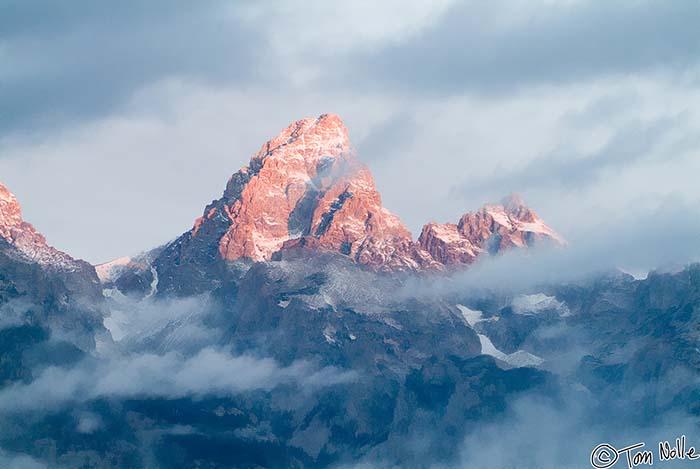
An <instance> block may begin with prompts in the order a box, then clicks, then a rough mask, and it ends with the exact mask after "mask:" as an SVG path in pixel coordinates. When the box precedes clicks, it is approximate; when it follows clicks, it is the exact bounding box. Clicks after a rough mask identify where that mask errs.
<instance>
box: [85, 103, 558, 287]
mask: <svg viewBox="0 0 700 469" xmlns="http://www.w3.org/2000/svg"><path fill="white" fill-rule="evenodd" d="M544 239H548V240H552V241H554V242H557V243H562V242H563V240H562V238H561V237H560V236H559V235H558V234H557V233H556V232H555V231H554V230H552V229H551V228H549V227H548V226H547V225H546V224H545V223H544V222H543V221H542V219H540V218H539V217H538V216H537V215H536V214H535V212H534V211H532V210H531V209H529V208H528V207H527V206H525V204H524V203H523V202H522V201H521V200H519V199H517V198H516V197H514V196H513V197H511V198H509V199H508V200H506V201H504V202H503V203H502V204H500V205H488V206H486V207H484V208H483V209H482V210H480V211H479V212H477V213H475V214H472V213H469V214H466V215H464V216H463V217H462V218H461V219H460V221H459V223H458V224H449V223H447V224H442V225H438V224H435V223H430V224H427V225H426V226H425V227H424V228H423V230H422V233H421V236H420V237H419V238H418V240H417V241H415V240H414V239H413V236H412V234H411V232H410V231H409V230H408V228H407V227H406V226H405V225H404V224H403V222H402V221H401V219H400V218H399V217H398V216H396V215H394V214H393V213H391V212H390V211H389V210H387V209H386V208H385V207H383V206H382V200H381V196H380V194H379V192H378V191H377V188H376V187H375V184H374V180H373V178H372V175H371V173H370V171H369V168H367V166H365V165H364V164H362V163H361V162H360V160H359V159H358V156H357V154H356V152H355V150H354V149H353V148H352V146H351V144H350V140H349V137H348V130H347V129H346V127H345V125H344V124H343V122H342V120H341V119H340V117H338V116H337V115H334V114H324V115H321V116H319V117H318V118H315V119H313V118H312V119H303V120H300V121H297V122H295V123H293V124H291V125H290V126H288V127H287V128H285V129H284V130H282V132H280V134H279V135H277V136H276V137H274V138H272V139H271V140H269V141H268V142H266V143H265V144H264V145H263V146H262V148H261V149H260V151H259V152H257V153H256V154H255V155H253V157H252V158H251V160H250V163H249V164H248V165H247V166H246V167H244V168H242V169H241V170H239V171H238V172H236V173H235V174H233V175H232V176H231V177H230V178H229V180H228V183H227V185H226V188H225V190H224V192H223V195H222V197H221V198H220V199H218V200H215V201H213V202H211V203H210V204H209V205H208V206H206V208H205V209H204V213H203V215H202V216H201V217H200V218H198V219H197V220H196V221H195V222H194V224H193V227H192V229H191V230H189V231H187V232H186V233H184V234H182V235H181V236H180V237H179V238H177V239H176V240H175V241H174V242H172V243H170V244H168V245H167V246H164V247H163V248H159V249H158V250H157V252H156V251H154V252H151V253H149V254H147V255H146V256H145V257H142V258H141V259H140V260H138V261H134V260H129V259H128V258H126V259H120V260H117V261H114V262H112V263H108V264H106V265H103V266H98V273H100V275H101V277H103V280H106V281H108V282H112V283H113V282H119V283H121V284H122V286H125V287H127V289H128V288H129V287H130V288H131V289H134V288H135V289H137V290H143V289H144V288H145V286H147V285H151V284H152V283H153V282H154V281H155V279H156V278H157V279H159V283H160V287H161V288H164V289H167V290H175V291H180V292H184V293H192V292H195V291H199V289H198V288H197V285H200V284H208V283H211V281H212V278H218V277H219V274H220V273H221V272H223V271H224V270H225V269H226V268H227V267H226V266H227V265H230V263H232V262H250V261H253V262H257V261H270V260H277V259H281V258H284V257H285V256H286V255H288V253H289V252H290V251H302V252H304V253H305V255H307V256H311V255H314V253H318V252H334V253H338V254H340V255H343V256H346V257H348V258H349V259H351V260H352V261H353V262H356V263H357V264H360V265H364V266H366V267H368V268H370V269H371V270H375V271H382V272H396V271H411V272H423V271H428V272H432V271H436V270H444V269H445V268H450V267H455V266H460V265H464V264H470V263H472V262H473V261H474V260H475V259H476V258H477V257H478V256H480V255H482V254H497V253H500V252H503V251H504V250H506V249H510V248H525V247H529V246H531V245H533V244H534V243H535V242H536V241H538V240H544ZM146 258H147V259H150V260H148V262H147V264H148V265H145V264H144V262H143V260H144V259H146ZM125 266H127V268H124V267H125ZM129 266H131V267H129ZM112 267H117V268H116V269H112Z"/></svg>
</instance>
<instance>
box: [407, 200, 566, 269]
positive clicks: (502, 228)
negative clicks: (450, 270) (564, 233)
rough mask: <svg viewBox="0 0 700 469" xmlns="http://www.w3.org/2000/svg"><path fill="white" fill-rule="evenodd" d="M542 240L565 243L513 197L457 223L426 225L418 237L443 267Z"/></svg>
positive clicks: (522, 203) (530, 244)
mask: <svg viewBox="0 0 700 469" xmlns="http://www.w3.org/2000/svg"><path fill="white" fill-rule="evenodd" d="M543 241H545V242H546V241H551V242H553V243H556V244H564V243H565V241H564V239H563V238H562V237H561V236H560V235H559V234H557V233H556V232H555V231H554V230H553V229H552V228H550V227H549V226H547V225H546V224H545V223H544V221H543V220H542V219H541V218H540V217H539V216H538V215H537V214H536V213H535V212H534V211H533V210H532V209H530V208H529V207H528V206H527V205H525V203H524V202H523V201H522V200H521V199H520V198H519V197H518V196H516V195H511V196H509V197H507V198H506V199H504V200H503V201H502V202H501V203H499V204H489V205H486V206H484V207H483V208H481V209H480V210H479V211H477V212H469V213H466V214H464V215H462V217H461V218H460V219H459V222H458V223H456V224H454V223H444V224H437V223H429V224H427V225H425V226H424V227H423V230H422V232H421V234H420V237H419V238H418V244H419V245H420V247H421V248H422V249H423V250H425V251H427V252H429V253H430V255H431V256H432V257H433V258H434V259H435V260H436V261H437V262H439V263H440V264H442V265H445V266H450V265H459V264H471V263H472V262H474V261H475V260H476V258H477V257H478V256H479V255H481V254H483V253H489V254H498V253H501V252H503V251H505V250H507V249H510V248H527V247H530V246H533V245H534V244H536V243H538V242H543Z"/></svg>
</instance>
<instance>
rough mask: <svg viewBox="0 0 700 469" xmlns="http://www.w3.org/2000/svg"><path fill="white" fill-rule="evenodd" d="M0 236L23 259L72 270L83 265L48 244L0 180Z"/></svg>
mask: <svg viewBox="0 0 700 469" xmlns="http://www.w3.org/2000/svg"><path fill="white" fill-rule="evenodd" d="M0 239H2V240H3V241H4V242H5V243H7V245H9V246H11V248H12V249H14V250H15V252H16V253H18V254H19V255H20V257H22V258H23V259H25V260H29V261H32V262H37V263H39V264H40V265H42V266H43V267H49V268H57V269H60V270H68V271H75V270H81V269H83V268H84V267H85V266H86V265H87V264H85V263H83V262H81V261H76V260H75V259H73V258H72V257H71V256H69V255H68V254H66V253H64V252H62V251H59V250H58V249H55V248H53V247H51V246H49V245H48V244H47V243H46V239H45V238H44V236H43V235H42V234H41V233H39V232H37V231H36V229H34V227H33V226H32V225H31V224H30V223H27V222H26V221H24V220H23V219H22V208H21V206H20V204H19V202H18V201H17V197H15V195H14V194H13V193H12V192H10V190H9V189H8V188H7V187H6V186H5V185H4V184H2V183H0ZM0 247H2V244H0Z"/></svg>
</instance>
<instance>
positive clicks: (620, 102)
mask: <svg viewBox="0 0 700 469" xmlns="http://www.w3.org/2000/svg"><path fill="white" fill-rule="evenodd" d="M699 24H700V2H697V1H696V0H687V1H684V0H674V1H643V0H635V1H632V0H630V1H625V0H620V1H615V2H606V1H583V0H580V1H579V0H563V1H556V0H540V1H524V0H523V1H517V0H516V1H513V0H509V1H505V0H503V1H500V0H495V1H488V2H486V1H478V2H477V1H474V2H456V1H452V0H438V1H431V2H424V1H416V2H409V1H407V0H396V1H394V0H391V1H383V2H374V1H354V2H328V1H309V2H302V3H300V2H291V1H289V2H273V1H270V2H224V1H221V2H216V1H211V2H187V1H182V2H177V1H150V2H136V1H133V2H132V1H122V2H94V1H90V0H84V1H80V0H76V1H72V2H51V1H33V0H0V181H2V182H4V183H5V184H7V185H8V187H10V189H11V190H12V191H13V192H15V194H16V195H17V196H18V198H19V199H20V201H21V203H22V205H23V208H24V212H25V218H26V219H27V220H29V221H31V222H32V223H33V224H34V225H35V226H37V227H38V228H39V229H40V230H41V231H42V232H44V233H45V234H46V235H47V237H48V239H49V242H50V243H51V244H53V245H55V246H57V247H59V248H61V249H63V250H66V251H68V252H69V253H71V254H73V255H75V256H78V257H83V258H85V259H87V260H89V261H91V262H94V263H98V262H102V261H106V260H109V259H111V258H114V257H119V256H122V255H126V254H133V253H136V252H138V251H141V250H145V249H148V248H150V247H153V246H156V245H158V244H161V243H163V242H165V241H168V240H169V239H171V238H174V237H175V236H177V235H178V234H180V233H181V232H182V231H184V230H186V229H188V228H189V227H190V226H191V224H192V221H193V220H194V218H196V217H197V216H199V215H200V214H201V212H202V210H203V207H204V206H205V205H206V204H207V203H208V202H209V201H210V200H211V199H213V198H216V197H218V196H219V195H220V193H221V191H222V190H223V188H224V185H225V183H226V180H227V179H228V177H229V176H230V174H231V173H233V172H234V171H236V170H237V169H239V168H240V167H241V166H243V165H244V164H246V163H247V161H248V159H249V158H250V156H251V154H252V153H254V152H255V151H257V150H258V149H259V147H260V146H261V145H262V144H263V143H264V141H265V140H266V139H267V138H270V137H272V136H274V135H275V134H276V133H277V132H278V131H279V130H280V129H281V128H283V127H284V126H286V125H287V124H289V123H290V122H292V121H294V120H297V119H300V118H303V117H311V116H316V115H318V114H321V113H324V112H334V113H337V114H339V115H341V117H343V119H344V120H345V122H346V125H347V126H348V128H349V130H350V136H351V139H352V141H353V142H354V144H355V146H356V147H357V149H358V150H359V154H360V157H361V159H363V160H364V161H365V162H366V163H367V164H368V165H369V166H370V168H371V169H372V171H373V173H374V176H375V179H376V181H377V185H378V187H379V189H380V191H381V193H382V195H383V198H384V202H385V205H386V206H387V207H388V208H389V209H391V210H392V211H394V212H396V213H397V214H398V215H400V216H401V217H402V218H403V220H404V221H405V222H406V223H407V224H408V225H409V227H410V228H411V229H412V230H413V232H414V234H415V235H417V233H418V230H419V229H420V226H421V225H422V224H423V223H425V222H427V221H429V220H435V221H440V222H444V221H453V220H456V219H457V218H458V217H459V216H460V214H462V213H463V212H465V211H468V210H473V209H475V208H478V207H479V206H480V205H481V204H483V203H484V202H486V201H489V200H497V199H499V198H501V197H502V196H503V195H505V194H507V193H509V192H511V191H516V192H520V193H521V194H522V195H523V197H524V198H525V200H526V201H527V202H528V203H529V204H530V205H531V206H532V207H533V208H534V209H535V210H537V211H538V212H539V213H540V214H541V215H542V216H543V218H545V220H546V221H547V222H549V224H550V225H552V226H553V227H554V228H555V229H558V230H559V231H561V232H562V233H563V234H564V235H565V236H566V237H568V238H569V239H572V240H576V239H580V238H583V237H586V236H588V235H589V234H590V233H598V234H599V233H601V232H603V233H605V232H606V231H605V230H606V229H607V230H610V236H611V237H614V236H615V233H616V232H619V231H620V230H619V229H618V228H619V227H620V226H639V227H642V228H641V229H643V227H644V226H645V223H646V222H648V224H649V225H650V226H651V225H654V230H653V232H654V235H653V237H652V239H654V240H656V241H655V242H657V243H659V242H663V239H664V235H663V232H661V233H660V231H663V230H659V227H658V226H655V225H656V222H655V220H658V219H659V218H658V216H659V215H658V214H659V213H670V212H668V210H666V208H668V207H676V208H678V207H681V208H682V210H681V209H677V210H675V211H673V213H676V212H678V213H679V214H683V213H686V212H688V213H687V214H686V216H687V218H686V220H678V224H676V223H674V222H673V221H671V222H669V220H668V217H664V218H662V219H663V222H664V223H665V224H667V226H666V229H667V230H668V231H669V239H682V240H689V241H686V242H692V240H693V239H694V238H693V236H692V233H694V232H693V231H688V230H689V228H688V226H692V227H695V226H696V225H697V224H696V223H694V222H693V224H691V225H688V224H687V223H686V222H687V219H692V220H697V219H698V217H700V203H699V202H700V189H699V188H698V183H697V181H696V178H697V175H698V174H700V74H699V72H700V28H698V25H699ZM679 217H680V218H683V217H682V215H679ZM626 221H628V223H626ZM613 227H618V228H616V229H615V230H613V229H612V228H613ZM693 229H695V228H693ZM675 230H680V231H681V232H682V233H683V236H678V237H673V236H672V235H673V232H674V231H675ZM623 231H624V230H623ZM698 235H699V236H700V233H698ZM640 244H642V245H643V244H644V241H643V240H642V241H639V240H638V241H637V242H636V244H635V246H636V248H637V249H638V246H639V245H640ZM698 245H700V239H699V240H698ZM662 247H663V246H661V245H656V246H653V248H654V249H661V248H662ZM690 247H691V246H689V248H690ZM622 248H623V246H621V249H622ZM674 248H675V249H678V250H680V251H682V248H683V246H680V247H679V246H674ZM695 252H697V249H696V251H695Z"/></svg>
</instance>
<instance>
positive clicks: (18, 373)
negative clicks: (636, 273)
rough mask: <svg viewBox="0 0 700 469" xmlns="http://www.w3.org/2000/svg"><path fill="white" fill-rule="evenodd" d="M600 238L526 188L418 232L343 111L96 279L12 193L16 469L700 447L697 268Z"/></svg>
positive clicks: (546, 463) (9, 302)
mask: <svg viewBox="0 0 700 469" xmlns="http://www.w3.org/2000/svg"><path fill="white" fill-rule="evenodd" d="M426 190H427V189H426ZM505 192H507V191H505ZM157 216H158V214H157V213H154V217H157ZM609 236H610V237H614V236H615V235H614V234H610V235H609ZM146 248H148V247H146ZM577 249H579V251H577ZM596 249H598V250H599V249H600V248H599V245H597V244H596V243H591V244H589V245H585V244H577V243H573V242H567V241H566V240H564V239H563V237H562V236H561V235H559V234H558V233H557V232H556V231H555V230H554V229H553V228H551V227H550V226H548V225H547V224H546V223H545V222H544V221H543V220H542V219H541V218H540V217H539V216H538V215H537V214H536V212H535V211H534V210H532V209H531V208H529V207H528V206H527V205H526V204H525V203H524V202H523V201H522V200H521V199H520V198H519V197H518V196H517V195H510V196H508V197H506V198H505V199H503V200H502V201H501V202H498V203H491V204H487V205H486V206H484V207H483V208H482V209H480V210H478V211H475V212H469V213H465V214H464V215H463V216H462V217H460V218H459V220H457V222H456V223H438V222H435V221H429V222H428V223H426V224H425V225H424V227H423V229H422V230H421V232H420V234H419V235H418V236H417V237H414V235H413V234H412V233H411V232H410V231H409V230H408V228H406V226H405V225H404V224H403V222H402V221H401V219H400V218H399V217H398V216H396V215H394V214H392V213H391V212H389V211H388V210H387V209H386V208H384V207H383V205H382V200H381V196H380V194H379V192H378V191H377V189H376V187H375V184H374V182H373V178H372V175H371V173H370V171H369V169H368V167H367V166H365V165H364V164H362V163H361V161H360V159H359V156H358V155H357V153H356V151H355V150H354V149H353V147H352V146H351V144H350V140H349V137H348V131H347V129H346V128H345V125H344V124H343V122H342V121H341V119H340V118H339V117H338V116H336V115H333V114H323V115H321V116H319V117H318V118H308V119H303V120H299V121H297V122H295V123H293V124H291V125H290V126H289V127H287V128H285V129H284V130H282V132H281V133H280V134H279V135H277V136H276V137H274V138H272V139H271V140H269V141H268V142H266V143H265V144H264V145H263V146H262V148H261V149H260V151H259V152H257V153H256V154H255V155H253V157H252V158H251V159H250V163H249V164H248V165H247V166H245V167H243V168H242V169H240V170H239V171H237V172H236V173H234V174H233V175H232V176H231V177H230V178H229V179H228V182H227V183H226V185H225V189H224V192H223V194H222V196H221V198H219V199H216V200H214V201H212V202H211V203H209V204H208V205H206V206H205V208H204V210H203V213H202V216H201V217H199V218H197V219H196V220H195V221H194V222H193V225H192V228H191V229H189V230H188V231H186V232H185V233H182V234H181V235H179V236H178V237H176V238H175V239H174V240H173V241H171V242H169V243H167V244H165V245H163V246H157V247H153V248H151V249H149V250H146V251H144V252H143V253H142V254H139V255H135V256H127V257H122V258H119V259H117V260H115V261H112V262H109V263H105V264H101V265H98V266H94V267H93V266H92V265H90V264H88V263H87V262H84V261H80V260H75V259H74V258H73V257H71V256H70V255H69V254H66V253H64V252H62V251H59V250H58V249H56V248H53V247H50V246H49V245H48V244H47V242H46V240H45V239H44V237H43V236H42V235H41V234H39V233H38V232H37V231H36V230H35V229H34V228H33V227H32V225H30V224H29V223H27V222H26V221H24V219H23V217H22V214H21V210H20V205H19V202H18V201H17V199H16V197H15V196H14V195H13V194H12V193H11V192H10V191H9V190H8V189H7V188H5V186H3V185H0V336H1V340H0V352H1V355H0V357H1V358H0V428H1V429H2V432H1V434H0V448H2V453H0V462H3V464H6V465H10V466H12V465H14V467H251V468H252V467H328V466H338V467H343V466H354V465H362V464H363V465H367V466H370V467H375V466H376V467H391V466H401V467H495V468H505V467H526V468H549V467H552V468H554V467H588V465H589V462H588V461H589V459H588V458H589V456H590V451H591V450H592V449H593V448H594V447H595V446H596V445H597V444H598V443H600V442H604V441H607V442H610V443H612V444H615V445H619V446H618V447H622V446H624V444H626V443H631V442H636V441H637V440H639V441H643V440H645V439H647V440H648V441H650V442H651V443H650V444H654V442H653V441H652V440H654V439H661V438H662V437H663V438H664V439H665V438H674V437H675V434H668V435H667V434H666V433H665V432H666V431H668V432H671V433H673V432H685V434H686V435H687V436H688V437H689V438H691V439H692V438H693V437H697V436H698V435H699V434H700V433H698V428H697V417H698V414H699V413H700V407H698V405H697V399H696V397H697V396H698V395H699V393H700V388H699V387H698V380H697V371H698V366H700V361H699V360H700V359H699V357H698V349H697V341H698V339H699V338H700V337H699V336H698V334H699V332H698V326H697V325H698V323H699V321H700V317H698V314H700V313H699V309H698V305H700V266H698V265H687V266H683V267H681V268H677V269H674V270H670V271H669V270H667V271H654V272H651V273H649V274H648V275H646V276H645V277H644V278H641V279H640V278H635V277H633V276H631V275H629V274H627V273H624V272H623V271H621V270H619V269H616V267H617V266H616V265H615V262H617V259H615V258H614V257H611V258H610V259H608V261H606V262H592V261H591V256H594V255H595V254H594V253H595V252H596ZM582 259H585V260H587V261H590V262H583V261H582ZM633 440H634V441H633ZM572 442H574V443H575V444H572Z"/></svg>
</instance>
